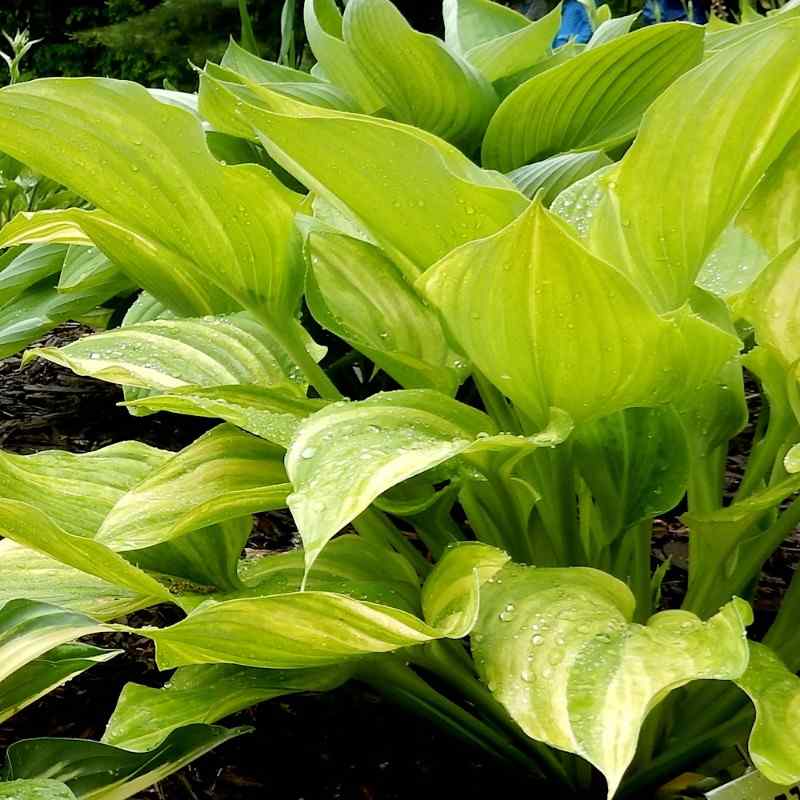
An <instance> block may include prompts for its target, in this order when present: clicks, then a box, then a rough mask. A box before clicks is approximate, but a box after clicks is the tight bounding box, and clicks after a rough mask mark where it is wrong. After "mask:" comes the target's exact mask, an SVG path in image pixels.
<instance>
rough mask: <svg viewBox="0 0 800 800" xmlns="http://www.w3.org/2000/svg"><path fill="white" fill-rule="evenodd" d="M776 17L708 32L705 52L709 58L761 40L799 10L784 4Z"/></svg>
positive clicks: (772, 16)
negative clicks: (749, 42) (749, 41)
mask: <svg viewBox="0 0 800 800" xmlns="http://www.w3.org/2000/svg"><path fill="white" fill-rule="evenodd" d="M780 11H781V13H779V14H777V15H770V16H766V17H761V16H759V17H758V20H757V21H755V22H744V23H743V24H739V25H731V26H728V27H726V28H723V29H721V30H716V31H711V30H710V31H709V32H708V33H707V34H706V52H707V53H708V55H709V56H711V55H717V54H718V53H719V52H720V51H722V50H726V49H729V48H734V47H736V46H739V45H741V46H744V44H745V42H748V40H751V42H752V41H754V40H756V39H758V38H763V35H764V34H765V33H766V32H767V31H769V30H771V29H772V28H775V27H776V26H778V25H780V24H781V23H782V22H783V21H784V20H785V19H787V18H790V17H792V16H795V15H796V14H797V13H798V12H800V8H798V6H795V5H794V4H793V3H786V4H785V5H784V6H783V8H782V9H781V10H780Z"/></svg>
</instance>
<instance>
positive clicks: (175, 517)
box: [94, 424, 291, 564]
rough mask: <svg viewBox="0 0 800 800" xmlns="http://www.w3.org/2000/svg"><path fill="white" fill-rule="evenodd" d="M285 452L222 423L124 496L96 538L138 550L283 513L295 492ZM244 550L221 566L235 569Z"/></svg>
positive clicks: (122, 548) (229, 556)
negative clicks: (243, 518) (278, 510)
mask: <svg viewBox="0 0 800 800" xmlns="http://www.w3.org/2000/svg"><path fill="white" fill-rule="evenodd" d="M283 452H284V451H283V448H280V447H278V446H277V445H273V444H270V443H268V442H266V441H264V440H263V439H260V438H259V437H257V436H253V435H252V434H249V433H244V432H243V431H240V430H239V429H238V428H236V427H234V426H233V425H227V424H226V425H219V426H218V427H216V428H213V429H212V430H210V431H209V432H208V433H206V434H204V435H203V436H201V437H200V438H199V439H197V440H196V441H194V442H192V444H190V445H188V446H187V447H186V448H184V449H183V450H181V452H180V453H178V454H177V455H175V456H173V457H172V458H170V459H169V460H168V461H166V462H164V463H163V464H162V465H161V466H160V467H159V468H158V469H155V470H153V471H152V472H151V473H150V474H149V475H148V476H147V478H146V479H145V480H143V481H142V482H141V483H138V484H137V485H136V486H133V487H132V488H131V489H130V490H129V491H128V492H126V493H125V494H123V495H122V496H121V497H120V498H119V499H118V500H117V502H116V503H115V505H114V506H113V508H111V510H110V511H109V512H108V514H107V515H106V517H105V519H104V520H103V522H102V524H101V525H100V528H99V530H98V531H97V534H96V536H95V537H94V538H95V540H96V541H98V542H100V543H102V544H104V545H106V546H107V547H110V548H111V549H112V550H116V551H129V550H139V549H141V548H145V547H151V546H153V545H156V544H159V543H161V542H166V541H170V540H172V539H177V538H178V537H180V536H182V535H184V534H187V533H190V532H192V531H195V530H198V529H200V528H205V527H207V526H209V525H214V524H216V523H220V522H225V521H227V520H231V519H235V518H237V517H241V516H245V515H248V514H251V513H255V512H258V511H271V510H273V509H275V508H282V507H284V506H285V500H286V495H287V494H288V492H289V491H290V489H291V487H290V486H289V484H288V483H287V478H286V472H285V470H284V467H283ZM242 544H243V543H240V544H239V546H238V547H235V548H234V549H233V551H232V552H230V553H228V554H227V555H226V556H225V559H224V560H225V561H226V562H227V561H230V560H231V559H232V561H233V563H234V564H235V563H236V561H238V556H239V552H240V551H241V547H242ZM222 556H223V554H222V553H220V554H218V558H222Z"/></svg>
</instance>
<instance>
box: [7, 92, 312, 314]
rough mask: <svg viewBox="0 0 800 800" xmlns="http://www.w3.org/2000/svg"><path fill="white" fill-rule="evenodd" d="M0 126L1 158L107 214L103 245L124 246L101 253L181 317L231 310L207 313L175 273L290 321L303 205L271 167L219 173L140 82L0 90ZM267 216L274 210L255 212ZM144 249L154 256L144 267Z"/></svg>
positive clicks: (172, 112)
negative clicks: (134, 242)
mask: <svg viewBox="0 0 800 800" xmlns="http://www.w3.org/2000/svg"><path fill="white" fill-rule="evenodd" d="M0 117H1V118H2V123H0V147H1V148H2V149H3V151H5V152H8V153H10V154H11V155H14V156H15V157H19V158H20V160H23V161H24V162H25V163H26V164H29V165H30V166H32V167H34V168H35V169H37V170H39V171H41V172H42V173H44V174H45V175H48V176H49V177H51V178H53V179H55V180H58V181H60V182H61V183H63V184H65V185H66V186H68V187H69V188H71V189H73V190H74V191H76V192H77V193H78V194H80V195H81V196H83V197H85V198H86V199H87V200H89V201H90V202H91V203H93V204H94V205H95V206H96V207H97V208H98V209H100V210H101V212H100V213H101V217H102V219H103V220H104V222H103V223H102V224H103V227H104V229H105V231H104V234H103V237H104V240H105V239H108V238H111V237H114V238H115V240H116V242H117V245H116V246H115V247H114V248H113V249H114V252H111V251H110V249H108V248H107V247H106V242H105V241H99V240H98V241H95V244H97V245H98V246H99V247H100V248H101V249H103V250H104V251H106V253H107V255H108V256H109V257H110V258H111V259H112V260H113V261H114V262H115V263H118V264H119V265H120V267H121V268H123V269H124V270H125V271H126V272H128V274H129V275H130V276H131V277H132V278H133V279H134V280H135V281H136V283H137V284H139V285H141V286H143V287H144V288H147V289H149V290H151V292H152V293H153V294H157V295H158V293H159V292H161V293H162V294H167V293H168V295H169V296H165V297H164V299H165V300H166V301H167V302H168V304H169V305H170V306H172V307H173V309H174V310H176V311H181V312H183V313H195V314H197V313H200V314H203V313H209V312H211V313H214V312H219V311H220V310H223V311H224V310H228V308H229V307H230V306H228V308H223V309H219V308H214V307H211V308H209V307H198V304H197V302H196V298H195V297H194V296H192V295H187V294H186V293H185V292H184V293H181V288H180V284H179V282H177V281H176V280H175V279H174V278H170V274H171V273H176V272H177V273H181V274H182V275H184V276H188V277H189V278H190V279H191V282H192V283H200V282H205V283H211V284H214V285H215V286H216V287H218V288H217V294H220V295H222V296H225V295H229V296H230V297H233V298H235V300H236V301H237V302H238V303H240V304H241V305H242V306H244V307H247V308H250V309H251V310H253V311H254V312H255V313H256V314H264V313H265V312H266V311H268V312H269V314H270V315H271V316H272V317H273V318H277V319H281V320H283V321H287V320H288V319H289V317H290V316H291V314H292V313H293V312H294V310H295V307H296V305H297V302H298V300H299V297H300V292H301V290H302V283H301V282H302V271H301V264H300V261H299V250H298V246H299V240H298V239H297V237H296V234H295V233H294V230H295V229H294V225H293V222H292V218H293V216H294V212H295V210H296V208H297V205H298V201H299V196H298V195H296V194H295V193H293V192H291V191H290V190H288V189H286V188H285V187H284V186H283V185H282V184H281V183H280V182H279V181H278V180H277V178H274V177H273V176H272V174H271V173H270V172H268V171H267V170H265V169H263V168H262V167H259V166H255V165H249V164H248V165H236V166H224V165H222V164H220V163H219V162H218V161H217V160H216V159H215V158H214V157H213V156H212V155H211V153H210V152H209V151H208V148H207V147H206V144H205V137H204V133H203V129H202V126H201V125H200V124H199V122H198V120H196V119H195V118H193V117H192V115H191V114H190V113H188V112H186V111H184V110H182V109H179V108H175V107H172V106H168V105H165V104H163V103H159V102H158V101H157V100H155V99H153V98H152V97H151V96H150V95H149V94H148V92H147V90H146V89H144V88H143V87H141V86H137V85H136V84H133V83H126V82H123V81H113V80H109V79H102V78H81V79H80V80H74V79H59V78H51V79H45V80H39V81H31V82H28V83H20V84H17V85H15V86H9V87H6V88H5V89H3V90H2V93H0ZM143 198H147V201H146V202H143ZM230 198H236V202H230ZM264 207H268V208H269V212H268V213H256V212H253V211H252V210H248V209H262V208H264ZM95 213H97V212H89V213H88V216H89V217H90V216H91V215H92V214H95ZM75 216H79V215H78V214H77V213H76V214H75ZM84 219H85V217H84ZM114 225H116V226H117V229H116V231H113V230H112V228H113V226H114ZM90 235H91V234H90ZM91 238H93V239H94V238H95V237H94V236H92V237H91ZM131 238H133V239H138V240H139V242H140V244H139V245H138V246H137V247H136V248H132V249H131V252H130V253H126V252H125V249H126V248H123V247H120V246H119V242H120V241H125V243H126V245H129V244H130V243H131V242H130V239H131ZM144 242H146V243H147V246H148V247H149V248H150V253H149V254H148V256H149V257H147V258H146V259H144V260H141V259H139V258H138V256H139V253H140V252H141V250H142V249H143V248H142V243H144ZM137 250H138V251H139V252H138V253H137V252H136V251H137ZM120 251H122V252H120ZM120 255H121V256H122V258H120V257H119V256H120ZM165 281H169V283H165Z"/></svg>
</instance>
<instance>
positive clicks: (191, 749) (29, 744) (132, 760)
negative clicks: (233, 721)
mask: <svg viewBox="0 0 800 800" xmlns="http://www.w3.org/2000/svg"><path fill="white" fill-rule="evenodd" d="M250 730H252V729H251V728H244V727H242V728H231V729H228V728H222V727H220V726H218V725H187V726H186V727H184V728H180V729H178V730H175V731H173V732H172V733H171V734H170V735H169V736H168V737H167V738H166V739H165V740H164V741H163V742H162V743H161V744H160V745H158V747H155V748H152V749H151V750H147V751H145V752H142V753H137V752H132V751H130V750H125V749H123V748H121V747H113V746H112V745H109V744H103V743H102V742H93V741H91V740H88V739H55V738H53V739H50V738H47V739H45V738H42V739H24V740H22V741H20V742H15V743H14V744H12V745H11V746H10V747H9V748H8V750H7V751H6V765H5V770H4V777H5V778H6V780H15V779H26V780H34V779H40V778H45V777H46V778H51V779H55V780H61V781H63V782H64V783H66V784H67V786H69V788H70V789H71V790H72V791H73V792H74V793H75V796H76V797H77V798H78V800H125V798H127V797H133V796H134V795H137V794H138V793H139V792H142V791H144V790H145V789H147V788H148V787H149V786H152V785H153V784H155V783H158V781H160V780H163V779H164V778H166V777H167V776H168V775H171V774H172V773H173V772H177V771H178V770H179V769H181V768H182V767H185V766H186V765H187V764H189V763H190V762H192V761H194V760H195V759H196V758H199V757H200V756H202V755H203V754H205V753H207V752H208V751H209V750H212V749H213V748H215V747H217V746H219V745H221V744H223V743H224V742H227V741H229V740H230V739H234V738H236V737H237V736H241V734H243V733H248V732H249V731H250ZM0 785H2V784H0Z"/></svg>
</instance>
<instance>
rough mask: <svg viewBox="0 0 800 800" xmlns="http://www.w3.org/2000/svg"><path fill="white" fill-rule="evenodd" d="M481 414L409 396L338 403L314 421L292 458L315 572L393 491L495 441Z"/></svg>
mask: <svg viewBox="0 0 800 800" xmlns="http://www.w3.org/2000/svg"><path fill="white" fill-rule="evenodd" d="M496 431H497V428H496V426H495V425H494V423H493V422H492V420H491V419H490V418H489V417H488V416H487V415H486V414H483V413H482V412H480V411H477V410H475V409H473V408H471V407H470V406H467V405H464V404H463V403H459V402H457V401H455V400H452V399H450V398H449V397H447V396H445V395H443V394H440V393H438V392H434V391H430V390H424V389H418V390H414V389H409V390H405V391H398V392H386V393H381V394H377V395H374V396H373V397H371V398H369V399H368V400H364V401H361V402H357V403H334V404H333V405H331V406H328V407H327V408H324V409H322V411H318V412H317V413H316V414H314V415H313V416H311V417H309V418H308V419H307V420H306V421H305V422H304V423H303V424H302V425H301V426H300V428H299V430H298V432H297V434H296V436H295V438H294V440H293V441H292V444H291V446H290V447H289V450H288V451H287V453H286V471H287V473H288V474H289V479H290V480H291V482H292V485H293V486H294V493H293V494H292V495H290V497H289V508H290V509H291V510H292V514H293V516H294V519H295V522H296V523H297V528H298V530H299V531H300V535H301V537H302V539H303V545H304V548H305V558H306V566H307V568H310V567H311V565H312V564H313V563H314V559H315V558H316V557H317V556H318V555H319V553H320V551H321V550H322V548H323V547H324V546H325V544H326V543H327V542H328V541H329V540H330V539H331V538H332V537H333V536H334V534H336V533H337V532H338V531H340V530H341V529H342V528H343V527H344V526H345V525H347V523H348V522H351V521H352V520H353V519H355V518H356V517H357V516H358V515H359V514H360V513H361V512H362V511H364V510H365V509H366V508H367V507H368V506H369V505H370V503H372V501H373V500H375V498H377V497H378V496H379V495H381V494H382V493H383V492H385V491H386V490H387V489H390V488H391V487H392V486H395V485H396V484H398V483H400V482H401V481H404V480H406V479H407V478H410V477H412V476H414V475H418V474H420V473H421V472H425V471H426V470H428V469H430V468H431V467H435V466H437V465H438V464H442V463H444V462H445V461H448V460H449V459H451V458H453V457H454V456H456V455H458V454H459V453H461V452H464V451H465V450H466V449H467V448H469V447H470V446H471V445H472V444H473V443H474V442H476V441H478V436H479V434H481V433H483V434H484V435H486V434H488V433H495V432H496Z"/></svg>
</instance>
